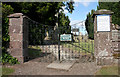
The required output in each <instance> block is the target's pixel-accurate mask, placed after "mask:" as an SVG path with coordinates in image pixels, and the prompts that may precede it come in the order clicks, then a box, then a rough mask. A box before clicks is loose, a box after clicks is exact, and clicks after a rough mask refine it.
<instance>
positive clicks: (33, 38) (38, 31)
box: [29, 24, 45, 45]
mask: <svg viewBox="0 0 120 77" xmlns="http://www.w3.org/2000/svg"><path fill="white" fill-rule="evenodd" d="M44 38H45V26H44V25H37V26H36V24H31V25H29V45H39V44H43V40H44Z"/></svg>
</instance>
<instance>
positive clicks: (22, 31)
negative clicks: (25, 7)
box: [8, 13, 28, 63]
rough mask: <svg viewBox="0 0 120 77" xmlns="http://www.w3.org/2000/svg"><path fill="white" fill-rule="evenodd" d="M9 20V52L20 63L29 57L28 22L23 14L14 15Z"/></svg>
mask: <svg viewBox="0 0 120 77" xmlns="http://www.w3.org/2000/svg"><path fill="white" fill-rule="evenodd" d="M8 18H9V35H10V43H9V44H10V45H9V51H8V53H10V54H11V55H12V56H13V57H15V58H17V59H18V61H19V62H20V63H23V62H24V61H25V58H26V57H27V56H28V53H27V52H28V22H27V18H26V16H24V15H23V14H22V13H14V14H11V15H9V16H8Z"/></svg>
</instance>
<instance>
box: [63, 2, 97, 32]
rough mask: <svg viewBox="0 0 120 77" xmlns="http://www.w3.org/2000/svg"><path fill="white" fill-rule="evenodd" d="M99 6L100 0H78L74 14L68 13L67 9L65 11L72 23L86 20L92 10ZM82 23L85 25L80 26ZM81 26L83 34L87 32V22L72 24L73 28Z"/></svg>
mask: <svg viewBox="0 0 120 77" xmlns="http://www.w3.org/2000/svg"><path fill="white" fill-rule="evenodd" d="M97 6H98V2H97V1H93V2H92V1H91V2H89V1H86V2H82V1H76V2H75V4H74V11H73V13H72V14H70V13H68V11H67V10H64V13H65V14H66V15H67V16H69V19H70V25H72V24H75V23H79V22H81V21H85V20H86V17H87V14H88V13H89V12H90V11H91V10H92V9H94V10H96V9H97ZM81 25H83V27H80V26H81ZM75 27H76V28H79V30H80V29H81V30H80V31H82V30H83V31H82V33H83V34H85V33H86V32H85V22H82V23H79V24H77V25H72V28H75Z"/></svg>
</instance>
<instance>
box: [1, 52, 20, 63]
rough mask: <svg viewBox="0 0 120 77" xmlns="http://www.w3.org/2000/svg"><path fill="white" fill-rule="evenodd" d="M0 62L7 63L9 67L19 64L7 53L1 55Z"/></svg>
mask: <svg viewBox="0 0 120 77" xmlns="http://www.w3.org/2000/svg"><path fill="white" fill-rule="evenodd" d="M0 61H1V62H2V64H5V63H9V64H11V65H13V64H19V62H18V60H17V59H16V58H14V57H12V56H11V55H9V54H8V53H2V57H0Z"/></svg>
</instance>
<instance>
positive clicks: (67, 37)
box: [60, 34, 72, 41]
mask: <svg viewBox="0 0 120 77" xmlns="http://www.w3.org/2000/svg"><path fill="white" fill-rule="evenodd" d="M60 41H72V37H71V34H62V35H60Z"/></svg>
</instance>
